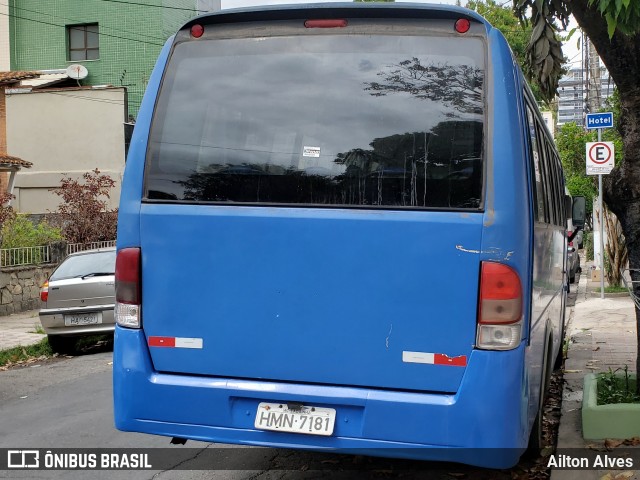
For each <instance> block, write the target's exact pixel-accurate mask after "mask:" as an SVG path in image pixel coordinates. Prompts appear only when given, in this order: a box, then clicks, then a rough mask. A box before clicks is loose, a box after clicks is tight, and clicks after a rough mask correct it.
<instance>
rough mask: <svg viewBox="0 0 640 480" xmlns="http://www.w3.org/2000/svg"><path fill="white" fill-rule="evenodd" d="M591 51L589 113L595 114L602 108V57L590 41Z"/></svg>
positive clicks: (588, 41) (589, 47)
mask: <svg viewBox="0 0 640 480" xmlns="http://www.w3.org/2000/svg"><path fill="white" fill-rule="evenodd" d="M587 44H588V49H589V111H590V112H591V113H595V112H597V111H598V110H600V107H601V106H602V86H601V77H602V73H601V71H600V56H599V55H598V52H597V51H596V48H595V47H594V46H593V43H591V41H590V40H587Z"/></svg>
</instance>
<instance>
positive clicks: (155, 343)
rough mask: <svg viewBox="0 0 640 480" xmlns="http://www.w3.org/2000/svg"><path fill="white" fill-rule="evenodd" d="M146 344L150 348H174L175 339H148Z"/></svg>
mask: <svg viewBox="0 0 640 480" xmlns="http://www.w3.org/2000/svg"><path fill="white" fill-rule="evenodd" d="M148 343H149V346H150V347H175V346H176V339H175V337H149V339H148Z"/></svg>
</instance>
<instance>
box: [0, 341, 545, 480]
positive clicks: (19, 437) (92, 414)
mask: <svg viewBox="0 0 640 480" xmlns="http://www.w3.org/2000/svg"><path fill="white" fill-rule="evenodd" d="M111 356H112V353H111V352H110V351H102V352H99V353H92V354H85V355H80V356H77V357H74V358H65V359H54V360H51V361H45V362H41V363H37V364H33V365H30V366H25V367H17V368H13V369H10V370H8V371H2V372H0V448H12V449H14V448H23V449H26V448H46V449H49V448H146V447H150V448H151V447H164V448H168V447H170V445H169V439H168V438H166V437H156V436H150V435H142V434H136V433H126V432H119V431H117V430H116V429H115V428H114V426H113V407H112V400H111V369H112V366H111ZM150 401H152V400H150ZM186 447H190V449H189V450H188V451H184V450H183V452H184V453H185V456H183V457H184V458H182V457H180V458H178V457H177V458H176V460H175V465H173V468H168V469H167V470H164V471H105V470H102V471H68V470H66V471H63V470H59V471H0V478H11V479H14V478H15V479H18V478H22V479H26V478H28V479H32V478H33V479H36V478H37V479H41V478H42V479H58V478H59V479H62V478H64V479H83V480H84V479H103V478H104V479H178V480H201V479H211V478H216V479H218V478H219V479H282V478H292V479H309V478H332V479H333V478H383V479H384V478H421V479H425V478H426V479H431V478H433V479H447V480H451V479H452V478H466V479H474V480H479V479H494V478H505V479H506V478H509V479H511V478H527V477H528V475H527V474H526V471H527V470H528V466H526V465H525V466H520V467H516V469H515V470H511V471H495V470H485V469H479V468H472V467H466V466H463V465H452V464H442V463H427V462H411V461H403V460H393V459H375V458H370V457H358V456H349V455H331V454H323V453H310V452H299V451H290V450H281V449H267V448H249V447H245V448H237V447H233V448H231V447H229V446H225V445H217V444H208V443H203V442H194V441H189V442H188V443H187V445H186ZM171 448H173V449H177V450H176V451H178V452H180V449H181V448H182V449H184V447H181V446H171ZM196 449H197V450H196ZM205 449H206V450H205ZM203 460H205V461H206V462H207V464H206V465H207V468H211V470H185V469H186V468H189V467H191V468H198V467H196V466H198V465H199V466H201V465H202V463H203ZM172 461H173V460H172ZM209 463H210V464H211V465H210V466H209ZM221 465H226V466H227V468H229V469H224V470H220V469H219V468H220V466H221ZM229 465H231V467H229ZM216 468H218V470H216ZM514 472H517V473H518V474H523V476H520V475H516V476H514V475H513V473H514ZM538 478H539V477H538Z"/></svg>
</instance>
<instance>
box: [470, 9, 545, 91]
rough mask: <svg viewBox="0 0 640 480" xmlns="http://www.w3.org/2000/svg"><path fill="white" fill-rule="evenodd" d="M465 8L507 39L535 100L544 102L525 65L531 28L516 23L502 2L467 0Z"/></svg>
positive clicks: (515, 19) (516, 20) (515, 18)
mask: <svg viewBox="0 0 640 480" xmlns="http://www.w3.org/2000/svg"><path fill="white" fill-rule="evenodd" d="M466 7H467V8H469V9H471V10H474V11H476V12H478V13H479V14H480V15H482V16H483V17H484V18H486V19H487V21H488V22H489V23H490V24H491V25H492V26H493V27H495V28H497V29H498V30H500V32H502V34H503V35H504V37H505V38H506V39H507V42H508V43H509V46H510V47H511V50H512V51H513V54H514V56H515V57H516V61H517V62H518V65H520V67H521V68H522V70H523V72H524V74H525V76H526V77H527V79H528V80H529V83H530V84H531V90H532V91H533V94H534V96H535V97H536V100H538V101H544V99H543V97H542V95H540V88H539V87H538V84H537V83H536V81H535V79H534V78H533V76H532V74H531V71H530V69H529V67H528V65H527V62H526V59H527V45H528V43H529V38H531V26H530V25H523V24H521V23H520V21H518V17H516V16H515V15H514V13H513V10H512V9H511V8H509V7H508V6H507V4H505V3H504V2H501V3H497V2H496V1H495V0H468V1H467V4H466Z"/></svg>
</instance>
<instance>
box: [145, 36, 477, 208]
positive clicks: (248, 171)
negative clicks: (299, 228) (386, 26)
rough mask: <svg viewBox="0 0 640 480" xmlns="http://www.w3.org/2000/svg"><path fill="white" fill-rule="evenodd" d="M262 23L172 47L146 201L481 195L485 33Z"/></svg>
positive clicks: (445, 202)
mask: <svg viewBox="0 0 640 480" xmlns="http://www.w3.org/2000/svg"><path fill="white" fill-rule="evenodd" d="M260 35H261V36H260V37H248V38H247V37H246V36H244V37H242V38H213V39H200V40H201V41H185V42H182V43H178V44H177V45H176V46H175V48H174V51H173V53H172V55H171V58H170V62H169V65H168V67H167V70H166V72H165V76H164V80H163V86H162V88H161V93H160V96H159V99H158V102H157V106H156V110H155V114H154V119H153V124H152V130H151V134H150V141H149V148H148V155H147V169H146V180H145V187H146V188H145V196H146V199H147V200H165V201H172V200H173V201H180V202H214V203H225V204H252V205H273V204H283V205H294V206H295V205H308V206H340V207H356V206H357V207H363V206H364V207H373V208H375V207H387V208H389V207H392V208H412V207H413V208H420V207H422V208H434V207H435V208H456V209H478V208H479V207H480V206H481V192H482V182H483V171H484V168H483V129H484V104H485V101H484V78H485V74H484V72H485V65H484V58H485V54H484V48H485V47H484V43H483V41H482V39H481V38H478V37H466V38H462V37H457V36H444V35H442V36H438V35H416V34H411V35H388V34H379V33H375V32H374V33H372V34H368V35H346V34H336V35H333V34H332V35H326V34H324V35H310V34H300V35H284V36H268V34H266V33H265V30H261V33H260ZM265 35H266V36H265Z"/></svg>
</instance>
